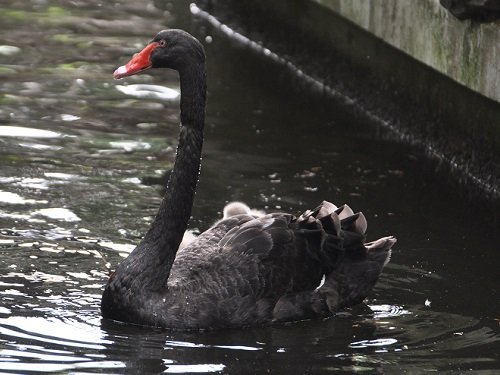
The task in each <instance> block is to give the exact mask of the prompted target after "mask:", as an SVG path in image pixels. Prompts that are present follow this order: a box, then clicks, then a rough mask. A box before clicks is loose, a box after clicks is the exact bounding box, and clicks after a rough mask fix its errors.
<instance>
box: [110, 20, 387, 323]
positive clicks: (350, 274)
mask: <svg viewBox="0 0 500 375" xmlns="http://www.w3.org/2000/svg"><path fill="white" fill-rule="evenodd" d="M150 68H170V69H175V70H177V71H178V72H179V78H180V85H181V102H180V110H181V127H180V135H179V144H178V148H177V155H176V159H175V163H174V169H173V172H172V174H171V175H170V179H169V181H168V184H167V190H166V192H165V195H164V197H163V200H162V202H161V204H160V207H159V209H158V213H157V215H156V217H155V219H154V221H153V223H152V224H151V227H150V228H149V230H148V232H147V233H146V235H145V236H144V238H143V240H142V241H141V242H140V244H139V245H138V246H137V247H136V248H135V249H134V250H133V251H132V252H131V253H130V255H129V256H128V257H127V258H126V259H125V260H123V262H122V263H121V264H120V265H118V267H117V268H116V271H115V272H113V273H112V274H111V276H110V278H109V281H108V282H107V284H106V286H105V289H104V293H103V296H102V302H101V311H102V316H103V317H104V318H109V319H113V320H118V321H122V322H128V323H133V324H139V325H146V326H155V327H163V328H174V329H215V328H224V327H245V326H255V325H265V324H271V323H274V322H283V321H294V320H302V319H309V318H314V317H327V316H330V315H332V314H333V313H335V312H336V311H338V310H339V309H342V308H344V307H348V306H352V305H354V304H358V303H360V302H362V301H363V299H364V298H365V297H366V296H367V294H368V292H369V291H370V290H371V289H372V287H373V286H374V285H375V283H376V282H377V279H378V277H379V275H380V273H381V271H382V269H383V267H384V265H385V264H386V263H387V262H388V261H389V258H390V249H391V246H392V245H393V244H394V243H395V241H396V240H395V239H394V238H393V237H385V238H381V239H379V240H377V241H374V242H371V243H364V240H365V231H366V220H365V217H364V216H363V214H361V213H356V214H354V213H353V211H352V210H351V209H350V208H349V207H348V206H346V205H344V206H341V207H338V208H337V207H336V206H335V205H333V204H332V203H329V202H326V201H324V202H323V203H321V204H320V205H319V206H318V207H317V208H315V209H314V210H312V211H311V210H309V211H306V212H305V213H303V214H302V215H300V216H299V217H298V218H296V217H295V216H293V215H291V214H284V213H274V214H267V215H263V216H257V215H251V214H240V215H235V216H231V217H228V218H227V219H223V220H220V221H218V222H216V224H214V226H212V227H211V228H210V229H208V230H207V231H206V232H204V233H202V234H200V235H199V236H198V237H197V239H196V240H194V241H193V242H192V243H190V244H189V245H188V246H186V247H184V248H182V249H180V250H179V244H180V242H181V240H182V236H183V234H184V231H185V230H186V228H187V224H188V220H189V217H190V215H191V208H192V204H193V199H194V195H195V190H196V184H197V181H198V173H199V170H200V157H201V149H202V143H203V126H204V118H205V95H206V72H205V53H204V50H203V47H202V45H201V44H200V42H198V40H197V39H196V38H194V37H193V36H191V35H190V34H188V33H187V32H185V31H182V30H164V31H161V32H160V33H158V35H156V36H155V38H154V39H153V40H152V41H151V42H150V43H149V44H148V45H147V46H146V47H145V48H144V49H143V50H142V51H141V52H139V53H138V54H136V55H135V56H134V57H133V58H132V59H131V60H130V62H129V63H128V64H127V65H125V66H121V67H119V68H118V69H116V71H115V73H114V77H115V78H116V79H119V78H123V77H127V76H130V75H133V74H136V73H139V72H142V71H145V70H147V69H150ZM322 280H323V282H322Z"/></svg>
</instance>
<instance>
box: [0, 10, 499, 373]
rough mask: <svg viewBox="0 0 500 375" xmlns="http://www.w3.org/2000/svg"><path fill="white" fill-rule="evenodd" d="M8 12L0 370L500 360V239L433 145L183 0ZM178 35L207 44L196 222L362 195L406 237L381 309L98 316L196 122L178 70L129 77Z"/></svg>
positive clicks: (2, 45)
mask: <svg viewBox="0 0 500 375" xmlns="http://www.w3.org/2000/svg"><path fill="white" fill-rule="evenodd" d="M0 8H1V9H0V25H1V26H0V29H1V30H2V31H3V32H2V34H1V35H2V36H1V37H0V76H1V83H0V159H1V160H2V163H1V165H0V254H1V256H0V270H1V272H0V301H1V304H0V370H2V371H6V372H10V373H29V372H43V373H47V372H73V373H79V372H80V373H83V372H85V373H88V372H111V373H121V372H127V371H129V372H138V373H157V372H163V371H164V372H202V373H206V372H241V373H253V372H255V373H262V372H264V371H271V372H290V373H305V372H311V373H313V372H320V371H340V372H361V371H363V372H368V373H377V372H381V373H382V372H388V373H391V372H392V373H399V372H402V371H403V372H404V371H406V372H412V371H415V372H421V371H425V370H429V371H436V370H443V371H456V370H468V369H474V370H477V371H481V370H484V371H494V370H495V369H497V370H498V368H499V365H498V363H499V358H498V352H499V350H498V349H499V337H500V335H499V330H498V307H497V306H496V305H495V304H494V303H492V301H495V300H496V299H497V298H498V297H497V290H498V287H497V278H496V277H495V276H496V274H497V267H496V262H495V257H496V253H495V251H496V250H497V249H498V245H497V244H496V242H495V239H494V238H493V236H492V235H491V233H489V231H488V230H487V229H485V227H484V226H482V225H481V223H480V221H475V220H474V219H472V220H471V219H470V218H467V217H465V218H464V215H463V212H464V207H463V204H462V203H461V202H460V200H459V197H457V196H454V192H446V194H444V193H443V191H442V188H441V187H440V184H439V181H434V182H433V180H432V177H431V176H429V175H426V174H427V173H429V172H422V170H423V169H422V168H420V166H421V165H423V164H424V163H425V160H423V159H422V158H421V157H420V156H419V155H418V154H414V153H413V152H412V150H409V149H407V148H406V147H404V146H402V145H400V144H397V143H395V142H394V141H392V140H391V139H388V138H385V137H384V136H381V135H380V134H378V132H377V131H376V130H375V129H373V128H371V127H368V126H366V125H365V124H361V123H359V122H357V121H356V120H355V119H353V118H352V117H349V116H348V115H347V114H346V113H345V112H344V111H343V110H342V108H329V107H328V106H325V103H324V102H316V101H315V100H312V99H311V96H310V95H309V93H308V92H306V91H297V90H293V88H291V87H290V84H289V83H287V81H288V77H287V75H286V74H284V73H280V72H279V71H277V70H276V69H274V68H271V67H269V66H268V65H266V64H264V63H263V61H262V60H261V59H259V58H258V57H256V56H255V55H254V54H251V53H249V50H248V48H246V47H244V46H243V47H242V46H241V44H238V41H237V40H234V39H231V38H228V37H227V36H225V34H224V33H221V32H219V31H218V30H216V29H214V28H213V27H212V26H210V24H207V23H206V22H205V21H204V20H203V19H200V18H197V17H193V15H192V14H191V13H190V12H189V4H188V3H187V2H185V1H172V2H164V1H153V2H142V3H137V2H133V1H123V2H121V3H120V4H118V3H108V2H105V3H102V2H97V1H87V2H73V3H66V2H49V3H44V2H39V1H32V2H25V3H21V2H16V1H7V3H5V2H4V3H2V5H1V6H0ZM131 24H133V26H134V27H133V28H131V27H130V25H131ZM165 27H182V28H187V29H190V31H191V32H193V33H194V34H195V35H196V36H198V37H199V38H200V39H201V40H203V41H204V43H205V47H206V50H207V54H208V69H209V79H210V81H209V102H208V113H207V130H206V147H205V149H204V160H203V170H202V175H201V180H200V185H199V189H198V193H197V197H196V202H195V207H194V210H193V220H192V223H191V228H192V229H197V230H204V229H206V228H207V227H208V226H209V225H210V224H211V223H212V222H213V221H214V220H215V219H216V218H218V217H220V215H221V210H222V207H223V205H224V204H225V203H226V202H227V201H230V200H236V199H237V200H243V201H245V202H247V203H248V204H249V205H251V206H252V207H255V208H258V209H264V210H266V211H273V210H284V211H291V212H297V213H299V212H300V211H302V210H304V209H306V208H309V207H311V206H315V205H316V204H318V203H319V202H320V201H321V200H322V199H325V198H327V199H329V200H332V201H334V202H336V203H339V204H340V203H343V202H345V201H346V202H349V204H350V205H351V206H352V207H353V208H355V209H363V211H364V213H365V215H366V216H367V218H368V221H369V224H370V226H369V237H370V238H376V237H379V236H383V235H387V234H396V235H397V236H398V239H399V242H398V246H397V248H396V250H395V252H394V256H393V261H392V263H391V264H389V266H388V268H387V271H386V272H385V273H384V275H383V277H382V279H381V281H380V283H379V284H378V285H377V287H376V288H375V290H374V292H373V293H372V295H371V296H370V298H369V299H368V300H367V303H366V304H365V305H362V306H357V307H356V308H354V309H349V310H347V311H343V312H340V313H339V314H338V315H337V316H335V317H333V318H331V319H327V320H324V321H310V322H299V323H294V324H290V325H285V326H277V327H265V328H256V329H244V330H230V331H221V332H169V331H161V330H151V329H145V328H140V327H133V326H124V325H120V324H116V323H112V322H102V321H101V319H100V313H99V303H100V296H101V291H102V286H103V284H104V283H105V281H106V279H107V275H108V273H109V270H110V269H112V268H114V266H115V265H116V264H117V263H118V262H119V261H120V259H122V257H123V256H126V254H127V253H128V252H129V251H131V250H132V249H133V247H134V244H136V243H137V242H138V241H139V239H140V237H141V235H142V234H143V233H144V232H145V230H146V229H147V227H148V225H149V222H150V221H151V219H152V216H153V215H154V213H155V211H156V207H157V205H158V202H159V200H160V190H161V188H160V187H159V186H158V185H157V184H156V182H158V181H161V180H162V176H163V175H164V174H165V173H166V171H168V169H169V168H170V166H171V163H172V161H173V157H174V152H175V146H176V145H175V142H176V136H177V131H178V122H179V117H178V82H177V77H176V75H175V74H173V73H171V72H154V73H151V74H148V75H142V76H136V77H131V78H130V79H127V81H126V82H122V81H120V82H114V81H112V78H111V73H112V71H113V69H114V67H116V66H117V65H118V64H121V63H122V62H123V61H124V60H126V59H127V58H128V57H129V56H130V54H131V53H133V52H135V51H136V50H137V49H138V48H140V47H141V46H142V45H143V44H144V43H145V42H146V41H147V40H149V39H150V38H151V36H152V35H153V34H154V33H155V32H156V31H157V30H159V29H162V28H165ZM35 35H36V37H35ZM153 85H155V86H153ZM163 85H164V86H163ZM170 89H171V90H173V91H171V90H170ZM330 106H331V105H330Z"/></svg>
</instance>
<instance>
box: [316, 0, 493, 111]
mask: <svg viewBox="0 0 500 375" xmlns="http://www.w3.org/2000/svg"><path fill="white" fill-rule="evenodd" d="M311 1H312V2H315V3H317V4H319V5H321V6H324V7H325V8H328V9H329V10H330V11H333V12H335V13H337V14H339V15H341V16H342V17H344V18H346V19H348V20H349V21H351V22H353V23H355V24H356V25H358V26H360V27H361V28H363V29H365V30H367V31H368V32H370V33H372V34H373V35H375V36H377V37H378V38H380V39H382V40H384V41H385V42H387V43H389V44H390V45H392V46H393V47H396V48H397V49H399V50H401V51H403V52H405V53H407V54H408V55H410V56H412V57H413V58H415V59H417V60H419V61H421V62H423V63H424V64H426V65H428V66H430V67H432V68H434V69H436V70H437V71H439V72H440V73H443V74H445V75H446V76H448V77H450V78H452V79H453V80H455V81H457V82H459V83H461V84H463V85H465V86H467V87H468V88H470V89H472V90H474V91H476V92H478V93H480V94H482V95H484V96H486V97H488V98H490V99H493V100H495V101H496V102H500V22H494V23H477V22H472V21H460V20H458V19H456V18H455V17H453V16H452V15H451V14H450V13H449V12H448V11H447V10H446V9H445V8H443V7H442V6H441V5H440V4H439V0H417V1H415V0H311Z"/></svg>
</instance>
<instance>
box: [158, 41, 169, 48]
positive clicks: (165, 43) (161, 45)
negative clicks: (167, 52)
mask: <svg viewBox="0 0 500 375" xmlns="http://www.w3.org/2000/svg"><path fill="white" fill-rule="evenodd" d="M158 45H159V46H160V47H161V48H165V47H166V46H167V42H166V40H165V39H162V40H160V41H159V42H158Z"/></svg>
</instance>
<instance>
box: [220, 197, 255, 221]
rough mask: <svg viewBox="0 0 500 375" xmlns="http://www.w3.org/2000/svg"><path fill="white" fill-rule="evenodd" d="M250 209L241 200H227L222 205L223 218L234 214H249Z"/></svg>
mask: <svg viewBox="0 0 500 375" xmlns="http://www.w3.org/2000/svg"><path fill="white" fill-rule="evenodd" d="M250 212H251V209H250V207H248V206H247V205H246V204H245V203H243V202H237V201H235V202H229V203H228V204H226V205H225V206H224V211H223V213H224V216H223V218H224V219H227V218H228V217H231V216H235V215H242V214H250Z"/></svg>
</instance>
